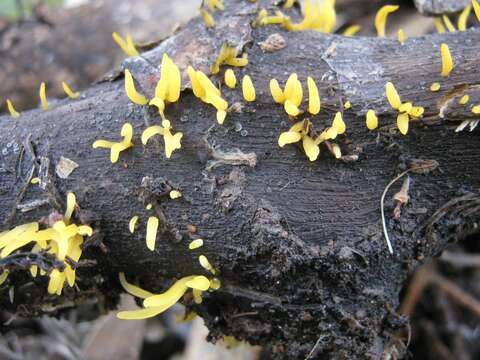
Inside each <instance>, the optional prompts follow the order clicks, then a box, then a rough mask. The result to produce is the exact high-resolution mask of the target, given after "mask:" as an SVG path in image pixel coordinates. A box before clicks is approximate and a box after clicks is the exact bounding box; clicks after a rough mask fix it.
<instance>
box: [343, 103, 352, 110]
mask: <svg viewBox="0 0 480 360" xmlns="http://www.w3.org/2000/svg"><path fill="white" fill-rule="evenodd" d="M343 108H344V109H345V110H348V109H351V108H352V103H351V102H350V101H347V102H346V103H345V104H343Z"/></svg>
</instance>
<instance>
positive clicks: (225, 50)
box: [210, 44, 248, 74]
mask: <svg viewBox="0 0 480 360" xmlns="http://www.w3.org/2000/svg"><path fill="white" fill-rule="evenodd" d="M223 64H226V65H230V66H237V67H243V66H247V65H248V57H247V54H244V55H243V56H242V57H237V49H236V48H235V47H233V46H229V45H228V44H223V45H222V47H221V48H220V53H219V54H218V56H217V59H216V60H215V62H214V63H213V64H212V66H211V67H210V72H211V73H212V74H217V73H218V72H219V71H220V66H221V65H223Z"/></svg>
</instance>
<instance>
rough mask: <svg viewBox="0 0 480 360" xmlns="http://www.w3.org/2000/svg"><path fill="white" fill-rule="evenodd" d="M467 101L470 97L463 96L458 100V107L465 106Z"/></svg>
mask: <svg viewBox="0 0 480 360" xmlns="http://www.w3.org/2000/svg"><path fill="white" fill-rule="evenodd" d="M468 100H470V96H468V95H463V96H462V97H461V98H460V100H458V103H459V104H460V105H465V104H466V103H468Z"/></svg>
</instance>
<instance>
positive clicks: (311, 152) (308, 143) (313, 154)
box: [302, 135, 320, 161]
mask: <svg viewBox="0 0 480 360" xmlns="http://www.w3.org/2000/svg"><path fill="white" fill-rule="evenodd" d="M302 145H303V151H305V154H306V155H307V157H308V159H309V160H310V161H315V160H317V158H318V155H319V154H320V147H319V146H318V145H317V144H316V143H315V140H313V139H312V138H311V137H310V136H308V135H305V136H303V138H302Z"/></svg>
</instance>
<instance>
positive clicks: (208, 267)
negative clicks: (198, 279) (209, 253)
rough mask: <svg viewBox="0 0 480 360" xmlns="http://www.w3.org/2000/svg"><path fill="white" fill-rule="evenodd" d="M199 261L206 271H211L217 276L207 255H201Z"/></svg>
mask: <svg viewBox="0 0 480 360" xmlns="http://www.w3.org/2000/svg"><path fill="white" fill-rule="evenodd" d="M198 261H199V263H200V265H201V266H202V267H203V268H204V269H205V270H208V271H210V272H211V273H212V274H213V275H215V269H214V268H213V266H212V264H210V261H208V259H207V257H206V256H205V255H200V256H199V257H198Z"/></svg>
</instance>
